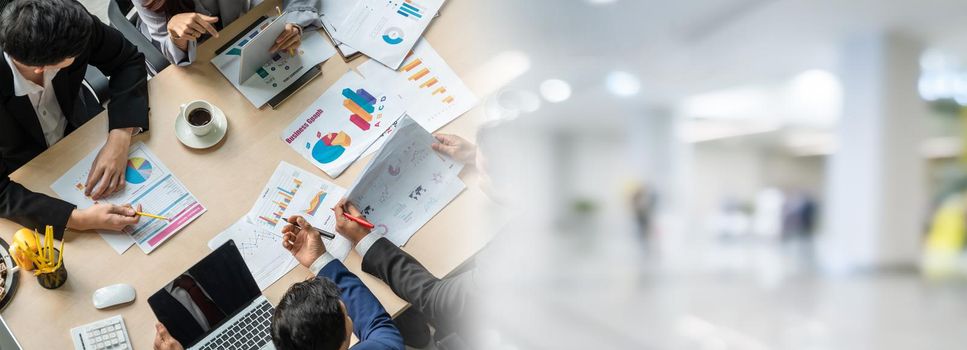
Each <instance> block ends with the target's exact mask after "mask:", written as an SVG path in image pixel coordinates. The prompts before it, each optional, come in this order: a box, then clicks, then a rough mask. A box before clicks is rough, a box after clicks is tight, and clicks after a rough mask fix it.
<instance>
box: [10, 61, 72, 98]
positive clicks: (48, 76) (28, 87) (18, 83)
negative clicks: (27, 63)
mask: <svg viewBox="0 0 967 350" xmlns="http://www.w3.org/2000/svg"><path fill="white" fill-rule="evenodd" d="M3 58H4V59H6V60H7V65H9V66H10V71H11V72H13V94H14V95H16V96H27V94H30V93H37V92H41V91H44V88H43V87H41V86H40V85H37V84H34V82H32V81H30V80H27V78H24V76H23V75H21V74H20V71H19V70H17V66H16V64H14V63H13V59H11V58H10V55H8V54H7V53H6V52H4V53H3ZM58 71H59V69H51V70H46V71H44V84H45V85H47V83H49V82H50V81H51V80H53V76H54V75H56V74H57V72H58Z"/></svg>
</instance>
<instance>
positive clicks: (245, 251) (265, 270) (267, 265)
mask: <svg viewBox="0 0 967 350" xmlns="http://www.w3.org/2000/svg"><path fill="white" fill-rule="evenodd" d="M229 240H234V241H235V246H237V247H238V250H239V252H240V253H242V259H243V260H245V265H246V266H248V269H249V271H251V272H252V277H255V282H256V283H257V284H258V285H259V289H261V290H265V289H266V288H268V287H269V286H271V285H272V283H275V281H278V280H279V279H280V278H282V276H285V274H287V273H289V271H292V269H293V268H294V267H296V265H299V262H298V261H296V259H295V257H293V256H292V254H291V253H289V251H287V250H285V248H284V247H282V234H281V233H278V232H275V231H271V230H266V229H264V228H262V227H260V226H259V225H256V224H253V223H252V222H250V221H249V220H248V218H247V217H243V218H241V219H239V220H238V221H237V222H235V223H234V224H232V226H230V227H228V228H227V229H225V231H222V233H219V234H218V235H217V236H215V238H212V240H211V241H208V248H209V249H211V250H215V248H218V247H220V246H221V245H222V244H224V243H225V242H228V241H229Z"/></svg>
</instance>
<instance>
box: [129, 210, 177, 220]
mask: <svg viewBox="0 0 967 350" xmlns="http://www.w3.org/2000/svg"><path fill="white" fill-rule="evenodd" d="M135 214H137V215H139V216H147V217H149V218H155V219H159V220H165V221H168V220H170V219H168V218H166V217H164V216H160V215H154V214H148V213H142V212H140V211H138V212H135Z"/></svg>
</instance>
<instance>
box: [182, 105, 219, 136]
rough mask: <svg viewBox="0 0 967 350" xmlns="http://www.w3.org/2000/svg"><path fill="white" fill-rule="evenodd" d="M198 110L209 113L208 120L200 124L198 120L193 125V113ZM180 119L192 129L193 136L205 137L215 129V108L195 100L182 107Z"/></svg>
mask: <svg viewBox="0 0 967 350" xmlns="http://www.w3.org/2000/svg"><path fill="white" fill-rule="evenodd" d="M198 109H204V110H206V111H208V120H207V121H203V122H202V123H198V121H197V120H196V123H192V120H191V118H190V116H191V112H193V111H195V110H198ZM179 118H182V119H184V120H185V123H186V124H188V127H189V128H191V133H192V134H195V136H205V135H208V133H210V132H212V129H213V128H214V127H215V106H214V105H212V104H211V103H210V102H208V101H205V100H194V101H191V102H188V103H186V104H183V105H181V115H180V116H179Z"/></svg>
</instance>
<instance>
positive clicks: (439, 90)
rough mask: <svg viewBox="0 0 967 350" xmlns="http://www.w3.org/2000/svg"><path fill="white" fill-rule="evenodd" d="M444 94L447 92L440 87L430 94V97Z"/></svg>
mask: <svg viewBox="0 0 967 350" xmlns="http://www.w3.org/2000/svg"><path fill="white" fill-rule="evenodd" d="M446 92H447V88H445V87H441V88H439V89H436V90H434V91H433V93H432V94H430V95H436V94H443V93H446Z"/></svg>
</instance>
